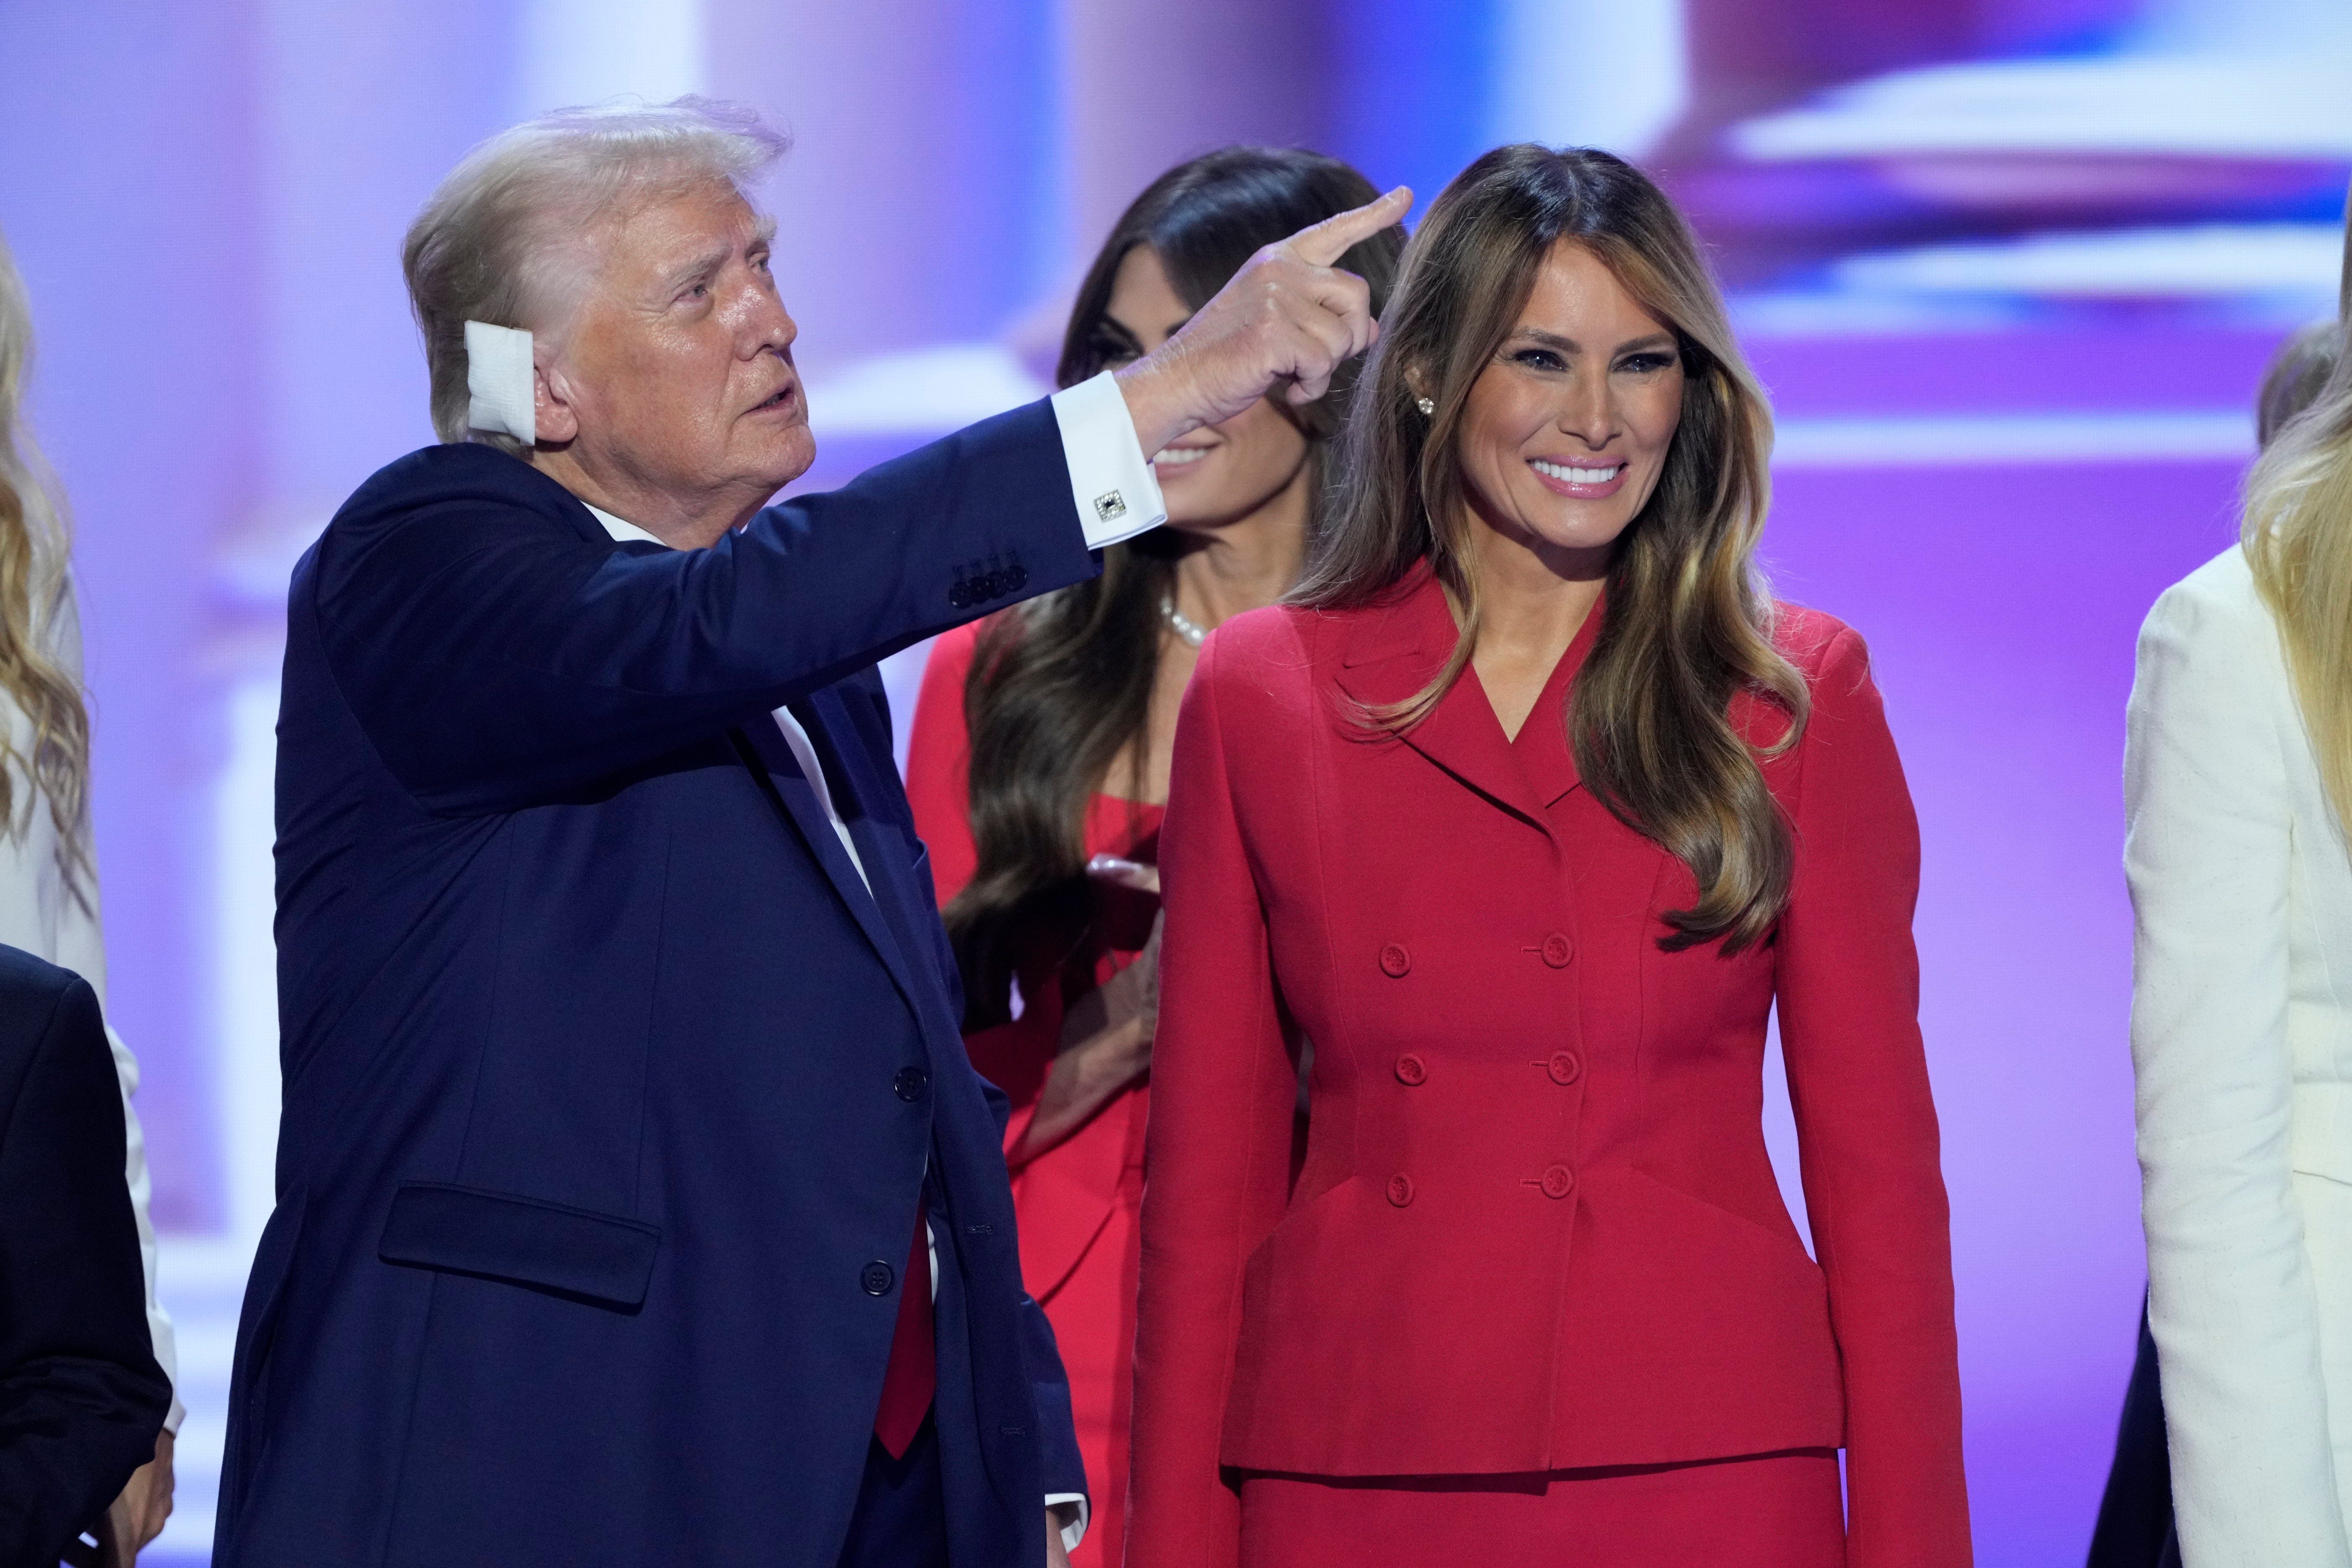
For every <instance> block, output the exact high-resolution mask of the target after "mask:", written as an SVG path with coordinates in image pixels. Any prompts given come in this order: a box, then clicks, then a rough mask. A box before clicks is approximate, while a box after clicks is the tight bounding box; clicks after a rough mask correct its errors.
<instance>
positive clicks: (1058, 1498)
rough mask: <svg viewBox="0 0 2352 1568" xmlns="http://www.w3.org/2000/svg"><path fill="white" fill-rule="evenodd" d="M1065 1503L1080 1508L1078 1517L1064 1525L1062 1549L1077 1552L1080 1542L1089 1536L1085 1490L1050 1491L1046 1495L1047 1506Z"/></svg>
mask: <svg viewBox="0 0 2352 1568" xmlns="http://www.w3.org/2000/svg"><path fill="white" fill-rule="evenodd" d="M1064 1503H1069V1504H1071V1505H1073V1506H1074V1507H1076V1509H1077V1510H1078V1517H1077V1518H1076V1519H1074V1520H1072V1521H1070V1522H1069V1523H1067V1524H1066V1525H1064V1526H1062V1550H1063V1551H1065V1552H1076V1550H1077V1549H1078V1542H1081V1541H1084V1540H1085V1539H1086V1538H1087V1517H1088V1516H1087V1499H1086V1494H1085V1493H1084V1492H1048V1493H1047V1494H1046V1496H1045V1506H1046V1507H1047V1508H1058V1507H1060V1506H1061V1505H1062V1504H1064Z"/></svg>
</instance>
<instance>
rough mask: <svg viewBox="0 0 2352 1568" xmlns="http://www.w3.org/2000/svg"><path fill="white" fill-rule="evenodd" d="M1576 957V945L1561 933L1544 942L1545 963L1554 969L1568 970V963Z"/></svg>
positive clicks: (1552, 935)
mask: <svg viewBox="0 0 2352 1568" xmlns="http://www.w3.org/2000/svg"><path fill="white" fill-rule="evenodd" d="M1575 956H1576V944H1575V943H1574V942H1570V941H1569V940H1568V938H1567V937H1566V936H1564V935H1563V934H1561V933H1560V932H1559V931H1554V932H1552V933H1551V934H1550V935H1549V936H1548V937H1546V938H1544V940H1543V961H1544V962H1545V963H1549V964H1550V965H1551V966H1552V967H1553V968H1554V969H1566V968H1567V967H1568V961H1569V960H1570V959H1571V958H1574V957H1575Z"/></svg>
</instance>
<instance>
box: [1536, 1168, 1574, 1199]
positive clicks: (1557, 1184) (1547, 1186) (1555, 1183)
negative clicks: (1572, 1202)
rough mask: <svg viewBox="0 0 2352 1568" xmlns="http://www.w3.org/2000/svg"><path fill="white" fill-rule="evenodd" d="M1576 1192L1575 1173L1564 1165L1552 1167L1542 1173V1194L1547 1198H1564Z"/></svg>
mask: <svg viewBox="0 0 2352 1568" xmlns="http://www.w3.org/2000/svg"><path fill="white" fill-rule="evenodd" d="M1574 1191H1576V1173H1575V1172H1574V1171H1571V1170H1570V1169H1569V1168H1568V1167H1567V1166H1566V1165H1554V1166H1553V1167H1552V1168H1551V1169H1550V1170H1549V1171H1546V1172H1545V1173H1543V1194H1544V1196H1546V1197H1548V1198H1564V1197H1566V1196H1568V1194H1570V1193H1572V1192H1574Z"/></svg>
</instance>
